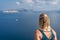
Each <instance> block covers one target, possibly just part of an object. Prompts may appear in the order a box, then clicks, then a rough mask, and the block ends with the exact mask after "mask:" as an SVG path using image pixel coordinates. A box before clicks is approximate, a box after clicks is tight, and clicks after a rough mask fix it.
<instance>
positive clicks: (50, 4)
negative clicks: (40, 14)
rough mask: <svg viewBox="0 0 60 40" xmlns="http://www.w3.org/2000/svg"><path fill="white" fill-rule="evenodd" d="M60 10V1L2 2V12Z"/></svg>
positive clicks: (1, 0)
mask: <svg viewBox="0 0 60 40" xmlns="http://www.w3.org/2000/svg"><path fill="white" fill-rule="evenodd" d="M12 9H18V10H19V9H29V10H60V0H0V10H12Z"/></svg>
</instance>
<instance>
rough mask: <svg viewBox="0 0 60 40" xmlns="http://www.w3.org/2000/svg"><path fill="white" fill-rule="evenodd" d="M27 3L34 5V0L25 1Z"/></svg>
mask: <svg viewBox="0 0 60 40" xmlns="http://www.w3.org/2000/svg"><path fill="white" fill-rule="evenodd" d="M25 2H27V3H33V0H25Z"/></svg>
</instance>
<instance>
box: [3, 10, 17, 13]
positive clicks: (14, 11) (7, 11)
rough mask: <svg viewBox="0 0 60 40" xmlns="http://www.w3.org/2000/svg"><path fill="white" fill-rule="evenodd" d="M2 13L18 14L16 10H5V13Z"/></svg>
mask: <svg viewBox="0 0 60 40" xmlns="http://www.w3.org/2000/svg"><path fill="white" fill-rule="evenodd" d="M3 12H5V13H16V12H18V11H17V10H5V11H3Z"/></svg>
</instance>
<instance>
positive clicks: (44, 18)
mask: <svg viewBox="0 0 60 40" xmlns="http://www.w3.org/2000/svg"><path fill="white" fill-rule="evenodd" d="M39 26H40V27H41V28H44V27H45V26H47V27H48V26H50V19H49V17H48V15H47V14H45V13H42V14H40V16H39Z"/></svg>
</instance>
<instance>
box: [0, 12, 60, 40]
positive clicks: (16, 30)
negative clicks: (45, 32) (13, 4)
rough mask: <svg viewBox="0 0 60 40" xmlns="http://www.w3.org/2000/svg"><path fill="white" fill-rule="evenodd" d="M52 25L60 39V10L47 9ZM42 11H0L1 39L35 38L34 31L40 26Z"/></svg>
mask: <svg viewBox="0 0 60 40" xmlns="http://www.w3.org/2000/svg"><path fill="white" fill-rule="evenodd" d="M46 13H47V14H48V15H49V17H50V21H51V27H52V28H54V29H55V31H56V32H57V37H58V40H60V32H59V30H60V11H46ZM40 14H41V11H40V12H32V11H20V12H18V13H4V12H2V11H0V40H34V31H35V30H36V29H37V28H38V20H39V15H40Z"/></svg>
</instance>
